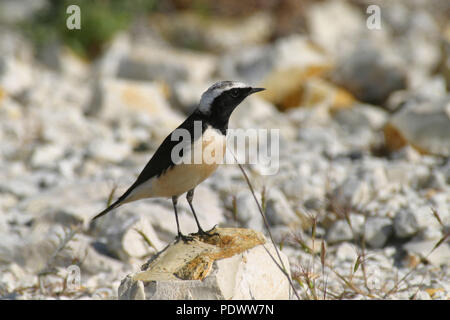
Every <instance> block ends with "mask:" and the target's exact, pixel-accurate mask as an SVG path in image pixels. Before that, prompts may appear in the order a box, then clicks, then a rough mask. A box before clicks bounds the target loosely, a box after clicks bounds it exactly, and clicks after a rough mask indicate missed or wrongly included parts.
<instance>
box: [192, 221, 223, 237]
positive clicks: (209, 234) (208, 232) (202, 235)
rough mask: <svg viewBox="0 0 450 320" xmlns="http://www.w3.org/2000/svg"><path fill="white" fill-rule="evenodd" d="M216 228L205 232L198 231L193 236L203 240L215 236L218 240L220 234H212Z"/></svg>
mask: <svg viewBox="0 0 450 320" xmlns="http://www.w3.org/2000/svg"><path fill="white" fill-rule="evenodd" d="M216 227H217V224H216V225H215V226H214V227H212V228H211V229H209V230H207V231H204V230H203V229H199V230H198V232H197V233H195V234H196V235H199V236H200V237H203V238H210V237H215V236H218V237H219V238H220V234H218V233H217V232H213V231H214V230H215V229H216Z"/></svg>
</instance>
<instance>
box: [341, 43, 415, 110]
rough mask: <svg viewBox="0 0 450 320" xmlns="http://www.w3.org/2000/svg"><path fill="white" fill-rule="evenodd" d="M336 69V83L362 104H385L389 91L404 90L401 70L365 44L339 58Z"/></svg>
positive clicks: (387, 58)
mask: <svg viewBox="0 0 450 320" xmlns="http://www.w3.org/2000/svg"><path fill="white" fill-rule="evenodd" d="M337 66H338V67H337V68H336V70H335V71H334V73H333V75H334V79H335V81H336V82H337V83H338V84H339V85H341V86H342V87H344V88H346V89H347V90H349V91H350V92H351V93H352V94H353V95H354V96H355V97H356V98H357V99H359V100H361V101H363V102H367V103H370V104H375V105H380V104H384V103H385V102H386V101H387V99H388V97H389V95H390V94H391V93H392V92H394V91H396V90H401V89H405V88H406V80H407V77H406V72H405V71H404V70H403V68H402V67H401V66H399V64H398V62H396V61H391V60H390V58H389V55H387V54H386V53H385V52H380V51H379V49H377V48H376V47H374V46H373V44H371V43H369V42H367V41H362V42H361V43H359V45H358V46H356V47H355V48H354V49H353V50H352V51H351V52H349V54H348V55H346V56H345V57H342V58H341V59H340V60H339V62H338V64H337ZM374 83H377V84H378V85H377V86H374V85H373V84H374Z"/></svg>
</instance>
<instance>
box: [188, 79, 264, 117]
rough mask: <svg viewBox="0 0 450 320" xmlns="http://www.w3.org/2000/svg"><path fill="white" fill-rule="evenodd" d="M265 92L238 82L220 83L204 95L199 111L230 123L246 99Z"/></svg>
mask: <svg viewBox="0 0 450 320" xmlns="http://www.w3.org/2000/svg"><path fill="white" fill-rule="evenodd" d="M263 90H265V89H264V88H253V87H251V86H249V85H246V84H245V83H242V82H238V81H219V82H216V83H215V84H213V85H212V86H211V87H209V88H208V90H206V91H205V92H204V93H203V95H202V98H201V100H200V104H199V106H198V109H197V110H198V112H200V113H201V114H203V115H205V116H207V117H211V118H215V119H217V120H223V121H226V122H228V119H229V117H230V115H231V113H232V112H233V110H234V109H235V108H236V107H237V106H238V105H239V104H240V103H241V102H242V101H243V100H244V99H245V98H246V97H248V96H249V95H251V94H253V93H255V92H259V91H263Z"/></svg>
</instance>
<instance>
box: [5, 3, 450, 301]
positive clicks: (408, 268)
mask: <svg viewBox="0 0 450 320" xmlns="http://www.w3.org/2000/svg"><path fill="white" fill-rule="evenodd" d="M71 5H77V6H78V8H79V13H80V15H79V17H80V19H79V22H80V28H79V29H77V28H75V29H70V28H69V27H68V26H69V25H73V23H75V22H76V21H77V20H76V16H73V15H74V14H76V12H77V11H76V10H75V11H69V12H67V8H68V7H69V6H71ZM449 17H450V2H449V1H446V0H398V1H381V0H380V1H378V0H370V1H369V0H353V1H339V0H323V1H312V0H310V1H300V0H248V1H242V0H240V1H237V0H215V1H207V0H192V1H189V0H164V1H162V0H161V1H158V0H148V1H144V0H139V1H119V0H80V1H76V0H61V1H57V0H1V1H0V298H3V299H54V298H70V299H114V298H116V297H117V288H118V286H119V284H120V281H121V280H122V279H123V278H124V277H125V276H126V275H127V274H128V273H130V272H132V271H136V270H139V268H140V266H141V265H142V263H143V262H145V261H146V259H148V258H149V257H150V256H152V255H153V254H154V253H155V252H156V251H158V250H161V249H162V248H163V247H164V246H165V245H166V244H167V243H169V242H170V241H172V240H173V238H174V236H175V231H176V224H175V219H174V217H173V213H172V208H171V203H170V201H168V200H164V199H156V200H143V201H139V202H136V203H133V204H128V205H126V206H123V207H121V208H120V209H118V210H116V211H115V212H113V213H110V214H109V215H107V216H105V217H104V218H102V219H100V220H99V221H98V222H96V223H95V224H91V223H90V219H91V218H92V217H93V216H94V215H95V214H96V213H98V212H99V211H101V210H102V209H103V208H104V207H105V205H106V204H107V203H108V202H109V201H111V199H113V198H114V197H117V196H119V195H120V194H121V192H123V191H124V190H125V189H126V188H127V187H128V186H129V185H130V183H132V182H133V181H134V179H135V178H136V176H137V175H138V174H139V172H140V170H141V169H142V168H143V167H144V165H145V164H146V163H147V161H148V160H149V159H150V157H151V155H152V153H153V152H154V151H155V149H156V148H157V147H158V145H159V144H160V142H161V141H162V140H163V139H164V138H165V136H166V135H167V134H168V133H170V132H171V131H172V130H173V129H174V128H175V127H176V126H178V124H179V123H180V122H181V121H182V120H184V118H185V117H186V115H188V114H189V113H190V112H191V111H192V110H193V108H195V107H196V104H197V103H198V101H199V99H200V96H201V94H202V92H203V91H205V90H206V89H207V88H208V87H209V86H210V85H211V84H213V83H214V82H215V81H217V80H239V81H244V82H246V83H249V84H250V85H254V86H262V87H265V88H267V90H266V91H265V92H263V93H261V94H259V95H255V96H252V97H251V98H249V99H247V100H246V101H245V102H244V103H242V104H241V105H240V106H239V107H238V108H237V110H236V111H235V113H234V114H233V116H232V118H231V122H230V127H231V128H262V129H280V144H279V145H280V168H279V171H278V173H277V174H276V175H264V168H262V167H261V166H259V165H258V164H256V165H251V166H246V169H247V170H248V172H249V175H250V178H251V181H252V183H253V184H254V187H255V189H256V191H257V196H258V197H259V199H260V200H261V201H262V203H263V207H264V208H265V210H266V214H267V216H268V219H269V222H270V224H271V227H272V228H273V230H274V234H275V235H276V239H275V240H276V241H277V243H278V244H279V245H280V248H282V250H283V252H285V253H286V254H287V255H288V257H289V260H290V264H291V272H292V275H293V278H294V280H296V285H297V286H298V291H299V293H300V294H301V295H302V297H303V298H305V299H310V298H312V299H314V298H323V297H325V298H326V299H367V298H389V299H449V297H450V281H449V280H450V276H449V272H448V269H449V262H450V247H449V243H448V234H449V225H450V209H449V208H450V161H449V155H450V95H449V92H448V90H449V88H450V22H449V21H450V19H449ZM196 194H197V196H196V198H195V202H196V204H195V205H196V208H197V212H198V213H199V216H200V220H201V223H202V225H205V227H207V228H211V227H212V226H214V225H215V224H217V223H218V224H219V226H237V227H247V228H252V229H255V230H258V231H261V232H264V226H263V222H262V220H261V217H260V214H259V212H258V209H257V206H256V204H255V203H254V201H253V198H252V196H251V194H250V192H249V190H248V186H247V185H246V184H245V181H244V179H243V177H242V175H241V173H240V171H239V169H238V167H237V166H236V165H224V166H222V167H221V168H220V169H219V170H218V171H217V172H216V173H215V174H214V175H213V176H212V177H211V178H209V179H208V180H207V181H205V182H204V183H203V184H202V185H201V186H199V187H198V188H197V191H196ZM180 206H181V207H182V209H181V211H182V213H181V225H182V230H183V232H184V233H186V232H194V231H196V227H195V221H194V220H193V218H192V216H191V214H190V213H189V210H188V206H187V202H186V201H185V200H184V199H183V201H182V202H181V204H180ZM322 242H323V248H326V255H325V254H324V257H326V259H325V261H326V263H325V265H321V264H320V263H321V261H320V260H321V259H318V258H317V257H316V258H315V259H314V256H316V255H320V247H321V245H320V243H322ZM322 253H323V249H322ZM322 264H324V262H323V261H322ZM361 264H362V267H359V266H360V265H361ZM73 266H76V267H77V268H75V269H74V268H73ZM73 270H75V271H76V272H75V273H76V274H77V275H79V276H80V277H81V278H77V279H79V281H78V282H77V281H75V285H71V286H69V285H68V279H69V278H70V277H71V276H73V272H74V271H73ZM337 274H339V276H338V275H337ZM370 277H372V278H370ZM342 279H347V280H349V281H350V282H349V281H343V280H342ZM371 279H372V280H373V281H372V280H371ZM310 281H311V283H314V286H305V285H304V283H310ZM371 281H372V282H371ZM349 283H351V285H349ZM368 283H369V284H368ZM355 288H356V289H355ZM324 292H326V294H325V295H324Z"/></svg>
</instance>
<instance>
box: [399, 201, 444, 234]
mask: <svg viewBox="0 0 450 320" xmlns="http://www.w3.org/2000/svg"><path fill="white" fill-rule="evenodd" d="M431 209H432V208H431V207H430V206H428V205H423V206H417V205H410V206H408V207H406V208H403V209H401V210H400V211H399V212H398V213H397V214H396V215H395V218H394V230H395V234H396V236H397V237H400V238H407V237H411V236H413V235H415V234H417V233H418V232H419V231H422V230H424V229H426V228H429V227H432V228H433V227H434V228H439V223H438V221H437V220H436V219H435V217H434V216H433V213H432V210H431Z"/></svg>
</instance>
